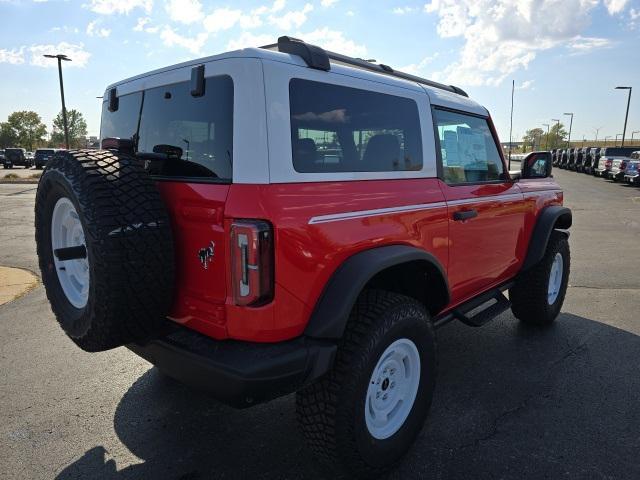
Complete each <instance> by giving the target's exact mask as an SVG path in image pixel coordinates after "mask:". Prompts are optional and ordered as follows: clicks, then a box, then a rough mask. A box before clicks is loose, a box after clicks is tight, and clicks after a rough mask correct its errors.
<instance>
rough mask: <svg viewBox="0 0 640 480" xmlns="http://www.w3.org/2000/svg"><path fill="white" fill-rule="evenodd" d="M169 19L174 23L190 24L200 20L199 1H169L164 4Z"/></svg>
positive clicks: (200, 5) (200, 9)
mask: <svg viewBox="0 0 640 480" xmlns="http://www.w3.org/2000/svg"><path fill="white" fill-rule="evenodd" d="M165 9H166V11H167V13H168V14H169V18H171V20H173V21H175V22H179V23H185V24H190V23H193V22H196V21H198V20H200V19H201V18H202V4H201V3H200V2H199V0H169V1H168V2H167V3H166V4H165Z"/></svg>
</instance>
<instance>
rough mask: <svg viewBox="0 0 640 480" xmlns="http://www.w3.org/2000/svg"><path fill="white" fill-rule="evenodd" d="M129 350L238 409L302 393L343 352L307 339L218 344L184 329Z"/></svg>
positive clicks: (231, 341)
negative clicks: (337, 353)
mask: <svg viewBox="0 0 640 480" xmlns="http://www.w3.org/2000/svg"><path fill="white" fill-rule="evenodd" d="M127 348H129V349H130V350H132V351H133V352H134V353H136V354H138V355H140V356H141V357H142V358H144V359H145V360H147V361H149V362H151V363H152V364H154V365H156V366H157V367H158V368H159V369H160V370H161V371H162V372H163V373H165V374H167V375H168V376H170V377H173V378H175V379H177V380H179V381H181V382H182V383H185V384H186V385H189V386H192V387H195V388H198V389H201V390H204V391H207V392H209V393H210V394H212V395H213V396H214V397H216V398H217V399H218V400H220V401H221V402H223V403H226V404H228V405H231V406H233V407H236V408H245V407H249V406H252V405H255V404H257V403H261V402H265V401H267V400H271V399H273V398H276V397H280V396H283V395H286V394H288V393H291V392H294V391H296V390H298V389H299V388H301V387H303V386H304V385H306V384H308V383H309V382H311V381H312V380H314V379H316V378H318V377H320V376H321V375H323V374H324V373H326V372H327V371H328V370H329V369H330V368H331V367H332V365H333V360H334V357H335V353H336V350H337V346H336V344H335V343H332V342H325V341H318V340H312V339H309V338H306V337H299V338H296V339H294V340H289V341H286V342H279V343H250V342H239V341H235V340H224V341H222V340H214V339H212V338H210V337H207V336H205V335H202V334H200V333H198V332H195V331H193V330H190V329H187V328H184V327H178V328H175V329H174V331H172V332H171V333H169V334H167V335H165V336H163V337H161V338H157V339H153V340H151V341H149V342H147V343H145V344H131V345H127Z"/></svg>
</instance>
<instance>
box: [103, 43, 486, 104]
mask: <svg viewBox="0 0 640 480" xmlns="http://www.w3.org/2000/svg"><path fill="white" fill-rule="evenodd" d="M231 58H257V59H262V60H268V61H273V62H280V63H286V64H292V65H298V66H301V67H305V68H309V67H307V65H306V63H305V62H304V60H302V58H300V57H299V56H297V55H291V54H288V53H282V52H277V51H273V50H266V49H264V48H244V49H241V50H233V51H231V52H225V53H221V54H218V55H211V56H208V57H203V58H197V59H194V60H189V61H187V62H183V63H178V64H176V65H171V66H168V67H163V68H159V69H157V70H152V71H150V72H146V73H142V74H140V75H136V76H133V77H130V78H127V79H125V80H121V81H119V82H115V83H112V84H111V85H109V86H108V87H107V88H106V90H105V93H104V96H103V100H105V101H106V100H107V98H108V97H107V95H108V91H109V90H110V89H112V88H114V87H118V86H119V85H124V84H127V83H130V82H133V81H136V80H140V79H143V78H145V77H150V76H155V75H161V74H163V73H166V72H170V71H172V70H177V69H180V68H185V67H190V66H194V67H195V66H197V65H202V64H206V63H210V62H215V61H218V60H224V59H231ZM331 73H334V74H341V75H347V76H351V77H355V78H361V79H364V80H370V81H374V82H379V83H384V84H387V85H392V86H396V87H400V88H406V89H409V90H413V91H424V92H426V93H427V95H428V96H429V99H430V101H431V104H432V105H435V106H442V107H446V108H451V109H456V110H462V111H467V112H471V113H475V114H478V115H487V114H488V112H487V110H486V109H485V108H484V107H483V106H482V105H480V104H479V103H477V102H474V101H473V100H471V99H470V98H468V97H465V96H463V95H459V94H456V93H453V92H449V91H447V90H442V89H439V88H436V87H431V86H429V85H424V84H421V83H417V82H413V81H410V80H405V79H402V78H398V77H393V76H391V75H387V74H384V73H376V72H372V71H369V70H364V69H361V68H357V67H352V66H349V65H344V64H341V63H340V62H335V61H331V70H330V71H328V72H327V74H331Z"/></svg>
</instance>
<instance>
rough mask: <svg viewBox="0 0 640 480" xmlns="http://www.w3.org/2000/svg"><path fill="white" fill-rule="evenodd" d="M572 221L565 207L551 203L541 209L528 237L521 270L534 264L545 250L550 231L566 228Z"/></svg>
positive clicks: (542, 255) (570, 214) (569, 211)
mask: <svg viewBox="0 0 640 480" xmlns="http://www.w3.org/2000/svg"><path fill="white" fill-rule="evenodd" d="M572 221H573V217H572V213H571V210H570V209H569V208H567V207H561V206H559V205H552V206H549V207H545V208H543V209H542V211H541V212H540V214H539V215H538V220H537V222H536V226H535V227H534V228H533V233H532V234H531V238H530V239H529V248H528V249H527V256H526V257H525V259H524V263H523V265H522V271H526V270H528V269H530V268H531V267H533V266H535V265H536V264H537V263H538V262H539V261H540V260H542V257H544V252H545V251H546V250H547V244H548V243H549V238H551V232H553V231H554V230H556V229H559V230H566V229H568V228H570V227H571V223H572Z"/></svg>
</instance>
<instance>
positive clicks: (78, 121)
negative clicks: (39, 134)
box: [51, 109, 87, 148]
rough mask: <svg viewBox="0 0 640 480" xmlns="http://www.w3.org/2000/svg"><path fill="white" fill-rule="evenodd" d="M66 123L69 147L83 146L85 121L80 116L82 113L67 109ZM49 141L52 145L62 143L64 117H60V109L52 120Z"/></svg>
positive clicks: (85, 131) (85, 132) (85, 130)
mask: <svg viewBox="0 0 640 480" xmlns="http://www.w3.org/2000/svg"><path fill="white" fill-rule="evenodd" d="M67 125H68V127H69V147H70V148H83V147H85V141H86V140H85V139H86V136H87V122H86V121H85V119H84V117H83V116H82V113H80V112H79V111H78V110H75V109H71V110H67ZM51 143H53V144H54V145H64V119H63V118H62V111H60V113H58V115H57V116H56V118H55V119H54V120H53V132H52V133H51Z"/></svg>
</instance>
